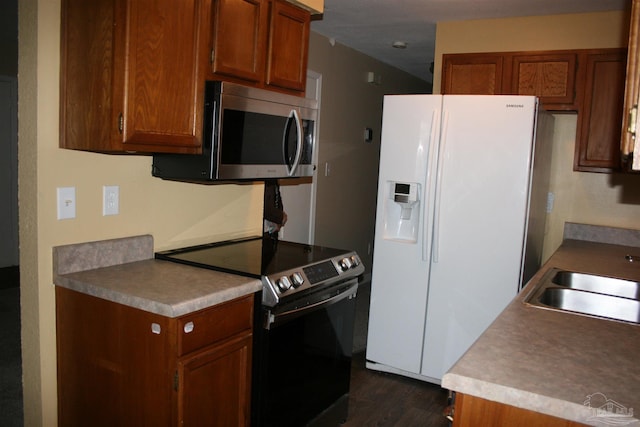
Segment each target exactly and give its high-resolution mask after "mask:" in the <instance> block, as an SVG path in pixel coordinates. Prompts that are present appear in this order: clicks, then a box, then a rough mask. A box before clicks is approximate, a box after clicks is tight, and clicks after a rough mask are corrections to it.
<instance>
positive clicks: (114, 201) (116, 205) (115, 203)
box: [102, 185, 120, 216]
mask: <svg viewBox="0 0 640 427" xmlns="http://www.w3.org/2000/svg"><path fill="white" fill-rule="evenodd" d="M119 213H120V187H118V186H117V185H105V186H103V187H102V215H103V216H107V215H118V214H119Z"/></svg>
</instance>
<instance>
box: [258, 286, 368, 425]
mask: <svg viewBox="0 0 640 427" xmlns="http://www.w3.org/2000/svg"><path fill="white" fill-rule="evenodd" d="M334 288H335V287H334ZM338 288H339V290H340V292H339V293H337V294H334V295H332V296H331V297H329V298H328V299H326V300H324V301H322V302H319V301H316V302H313V303H311V304H309V305H308V306H307V307H306V308H302V309H300V308H296V309H293V310H282V311H278V309H277V308H276V311H277V313H276V314H274V313H273V311H272V309H269V308H268V307H263V308H262V315H263V316H262V317H263V320H264V321H265V322H266V323H265V324H263V327H262V328H260V329H259V330H256V337H257V338H258V340H259V343H258V345H257V346H256V349H257V351H256V353H255V359H254V361H255V364H254V384H253V391H254V393H253V423H252V425H254V426H269V427H271V426H273V427H286V426H291V427H300V426H305V425H309V424H311V425H313V424H316V423H320V422H322V423H326V422H327V421H330V422H332V423H334V424H336V425H337V424H339V423H342V422H344V421H345V420H346V418H347V405H348V393H349V382H350V378H351V356H352V347H353V325H354V319H355V304H356V298H355V296H356V293H357V288H358V281H357V279H356V278H354V279H352V280H349V281H346V282H343V283H342V284H341V285H340V286H338ZM335 292H337V290H335V289H334V293H335ZM265 325H266V326H268V328H269V329H266V328H265V327H264V326H265ZM320 420H321V421H320Z"/></svg>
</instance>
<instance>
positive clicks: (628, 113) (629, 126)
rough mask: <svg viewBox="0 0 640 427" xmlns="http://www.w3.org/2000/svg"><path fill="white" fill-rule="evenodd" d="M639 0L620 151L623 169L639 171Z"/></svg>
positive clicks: (633, 17)
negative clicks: (637, 136) (637, 135)
mask: <svg viewBox="0 0 640 427" xmlns="http://www.w3.org/2000/svg"><path fill="white" fill-rule="evenodd" d="M639 57H640V0H633V3H632V6H631V24H630V26H629V53H628V58H629V60H628V63H627V76H626V81H625V95H624V108H623V110H622V111H623V114H622V119H623V121H622V137H621V144H620V151H621V153H622V160H623V162H624V168H625V169H629V170H634V171H640V140H639V139H638V138H636V133H637V131H638V117H639V116H638V103H639V98H640V62H639Z"/></svg>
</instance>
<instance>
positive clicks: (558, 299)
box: [525, 269, 640, 324]
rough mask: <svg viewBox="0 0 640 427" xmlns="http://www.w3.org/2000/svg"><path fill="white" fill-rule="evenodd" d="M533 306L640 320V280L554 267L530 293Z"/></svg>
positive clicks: (609, 317) (526, 299) (633, 321)
mask: <svg viewBox="0 0 640 427" xmlns="http://www.w3.org/2000/svg"><path fill="white" fill-rule="evenodd" d="M525 303H526V304H529V305H531V306H533V307H539V308H546V309H550V310H557V311H564V312H568V313H573V314H582V315H585V316H595V317H600V318H605V319H613V320H619V321H622V322H631V323H635V324H640V283H637V282H633V281H630V280H624V279H617V278H613V277H606V276H598V275H595V274H586V273H578V272H574V271H565V270H558V269H551V270H549V271H548V272H547V274H545V276H544V277H543V278H542V279H541V280H540V283H539V284H538V285H537V286H536V287H535V288H534V289H533V290H532V291H531V292H530V293H529V295H527V297H526V298H525Z"/></svg>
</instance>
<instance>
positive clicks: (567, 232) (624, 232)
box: [563, 222, 640, 247]
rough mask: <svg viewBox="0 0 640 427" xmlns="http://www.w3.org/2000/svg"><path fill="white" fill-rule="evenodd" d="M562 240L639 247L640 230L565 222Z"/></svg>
mask: <svg viewBox="0 0 640 427" xmlns="http://www.w3.org/2000/svg"><path fill="white" fill-rule="evenodd" d="M563 239H564V240H567V239H572V240H586V241H588V242H598V243H609V244H612V245H622V246H638V247H640V230H632V229H628V228H617V227H607V226H601V225H590V224H577V223H573V222H567V223H565V224H564V234H563Z"/></svg>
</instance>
